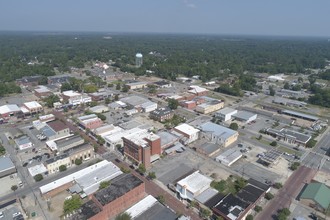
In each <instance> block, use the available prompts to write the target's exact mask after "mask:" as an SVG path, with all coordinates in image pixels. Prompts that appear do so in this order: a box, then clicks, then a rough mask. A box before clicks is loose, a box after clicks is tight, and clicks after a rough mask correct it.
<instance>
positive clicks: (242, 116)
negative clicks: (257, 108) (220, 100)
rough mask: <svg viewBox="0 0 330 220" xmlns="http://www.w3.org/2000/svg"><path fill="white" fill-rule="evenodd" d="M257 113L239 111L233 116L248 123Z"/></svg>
mask: <svg viewBox="0 0 330 220" xmlns="http://www.w3.org/2000/svg"><path fill="white" fill-rule="evenodd" d="M255 115H256V114H255V113H252V112H247V111H239V112H237V113H236V114H234V115H233V117H235V118H239V119H242V120H245V121H248V120H249V119H250V118H251V117H253V116H255Z"/></svg>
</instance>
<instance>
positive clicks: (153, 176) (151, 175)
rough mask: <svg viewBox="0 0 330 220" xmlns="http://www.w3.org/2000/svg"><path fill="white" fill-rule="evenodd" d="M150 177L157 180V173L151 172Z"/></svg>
mask: <svg viewBox="0 0 330 220" xmlns="http://www.w3.org/2000/svg"><path fill="white" fill-rule="evenodd" d="M148 177H149V178H150V179H152V180H153V179H156V173H155V172H149V173H148Z"/></svg>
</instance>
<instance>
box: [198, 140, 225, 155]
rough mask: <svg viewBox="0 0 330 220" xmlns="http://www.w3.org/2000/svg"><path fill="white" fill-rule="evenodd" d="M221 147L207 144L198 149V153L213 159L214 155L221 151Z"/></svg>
mask: <svg viewBox="0 0 330 220" xmlns="http://www.w3.org/2000/svg"><path fill="white" fill-rule="evenodd" d="M220 149H221V148H220V145H219V144H214V143H206V144H202V145H200V146H198V147H196V152H198V153H200V154H204V155H206V156H209V157H212V156H213V155H214V154H216V153H217V152H219V151H220Z"/></svg>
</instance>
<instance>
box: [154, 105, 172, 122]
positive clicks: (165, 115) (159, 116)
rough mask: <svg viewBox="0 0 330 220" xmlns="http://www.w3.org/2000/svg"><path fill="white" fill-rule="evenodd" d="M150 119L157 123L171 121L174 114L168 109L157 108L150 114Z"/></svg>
mask: <svg viewBox="0 0 330 220" xmlns="http://www.w3.org/2000/svg"><path fill="white" fill-rule="evenodd" d="M149 116H150V118H151V119H154V120H156V121H159V122H164V121H166V120H169V119H172V118H173V116H174V112H173V111H172V109H170V108H169V107H163V108H158V109H156V110H154V111H152V112H150V115H149Z"/></svg>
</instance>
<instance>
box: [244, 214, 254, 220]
mask: <svg viewBox="0 0 330 220" xmlns="http://www.w3.org/2000/svg"><path fill="white" fill-rule="evenodd" d="M245 220H253V215H247V216H246V218H245Z"/></svg>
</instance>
